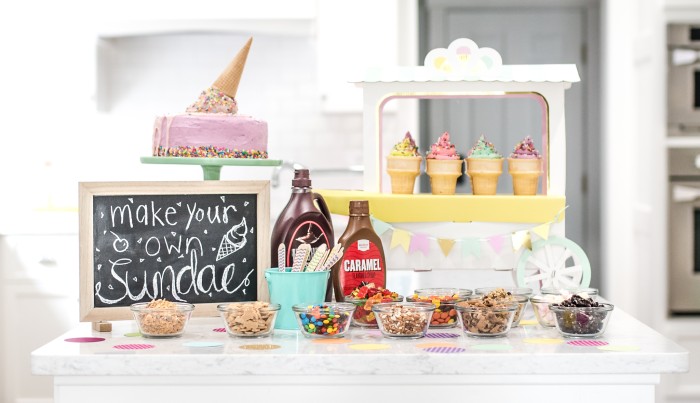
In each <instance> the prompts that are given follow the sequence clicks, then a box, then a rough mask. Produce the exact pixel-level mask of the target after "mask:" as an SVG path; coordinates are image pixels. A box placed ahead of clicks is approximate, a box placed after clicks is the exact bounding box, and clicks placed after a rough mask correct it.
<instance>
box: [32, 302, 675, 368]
mask: <svg viewBox="0 0 700 403" xmlns="http://www.w3.org/2000/svg"><path fill="white" fill-rule="evenodd" d="M528 308H529V306H528ZM528 313H529V315H528ZM523 321H524V322H523V325H522V326H520V327H517V328H513V329H512V330H511V332H510V333H509V334H508V336H507V337H501V338H471V337H467V336H466V335H464V334H463V333H462V331H461V329H459V328H454V329H441V330H432V329H431V330H430V331H429V335H430V334H435V333H441V336H445V337H439V338H438V337H425V338H421V339H414V340H397V339H387V338H384V337H382V335H381V333H379V331H378V330H364V329H359V328H352V329H351V330H350V332H349V334H348V335H347V336H346V337H345V338H344V339H343V340H341V341H339V342H337V341H334V342H331V343H332V344H331V343H328V342H327V339H323V341H316V340H318V339H308V338H305V337H304V336H303V335H302V334H301V333H300V332H298V331H291V330H285V331H282V330H277V331H275V332H274V334H273V335H272V336H271V337H267V338H258V339H242V338H232V337H230V336H228V335H227V334H226V333H225V332H217V331H215V329H220V328H222V327H223V321H222V320H221V319H219V318H192V319H191V320H190V323H189V324H188V326H187V329H186V332H185V334H184V335H183V336H182V337H180V338H174V339H145V338H142V337H140V336H133V335H131V333H132V332H137V331H138V329H137V328H136V325H135V323H134V322H133V321H119V322H113V331H112V332H111V333H98V332H94V331H92V329H91V326H90V324H89V323H82V324H81V325H80V326H79V327H78V328H76V329H73V330H72V331H70V332H68V333H66V334H64V335H62V336H61V337H58V338H56V339H55V340H53V341H51V342H49V343H48V344H46V345H44V346H43V347H41V348H39V349H37V350H35V351H34V352H32V357H31V361H32V372H33V373H34V374H37V375H59V376H60V375H85V376H92V375H115V376H130V375H367V374H381V375H415V374H431V375H441V374H445V375H459V374H511V375H517V374H556V375H562V374H657V373H676V372H686V371H687V370H688V366H689V353H688V351H687V350H685V349H683V348H682V347H680V346H679V345H677V344H676V343H674V342H673V341H671V340H669V339H668V338H666V337H664V336H662V335H661V334H659V333H657V332H656V331H654V330H653V329H651V328H649V327H648V326H646V325H644V324H643V323H641V322H639V321H638V320H636V319H635V318H633V317H631V316H630V315H628V314H627V313H625V312H624V311H622V310H620V309H617V308H616V309H615V311H614V312H613V316H612V318H611V320H610V323H609V325H608V329H607V331H606V333H605V334H604V336H603V337H601V338H598V339H593V340H598V341H602V342H606V343H608V346H607V347H606V348H613V349H616V350H625V351H607V350H601V349H600V348H599V347H597V346H575V345H570V344H568V343H567V342H569V341H571V340H577V339H564V338H562V337H561V336H560V335H559V333H558V332H557V330H556V329H554V328H543V327H540V326H539V325H537V324H536V321H534V318H532V312H531V311H529V312H526V316H525V319H524V320H523ZM446 334H448V335H447V336H446ZM449 335H456V336H457V337H450V336H449ZM72 337H103V338H105V340H104V341H100V342H94V343H74V342H67V341H65V339H66V338H72ZM336 340H337V339H336ZM579 340H580V339H579ZM583 340H586V339H583ZM588 340H591V339H588ZM124 344H148V345H151V346H153V347H151V348H147V349H142V350H121V349H119V348H115V346H118V345H124ZM202 345H211V346H209V347H203V346H202ZM251 345H254V346H258V348H259V346H260V345H267V346H268V347H270V346H272V347H273V349H267V350H255V349H249V348H250V347H249V346H251ZM246 346H248V347H246ZM430 347H445V348H443V349H430ZM253 348H255V347H253ZM437 351H442V352H437Z"/></svg>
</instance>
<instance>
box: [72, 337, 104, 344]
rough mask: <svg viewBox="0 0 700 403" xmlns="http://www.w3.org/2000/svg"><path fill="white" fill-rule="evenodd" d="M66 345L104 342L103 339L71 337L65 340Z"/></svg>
mask: <svg viewBox="0 0 700 403" xmlns="http://www.w3.org/2000/svg"><path fill="white" fill-rule="evenodd" d="M63 341H67V342H68V343H97V342H100V341H105V339H104V337H71V338H68V339H65V340H63Z"/></svg>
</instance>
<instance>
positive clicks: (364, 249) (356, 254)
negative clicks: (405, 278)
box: [338, 239, 386, 295]
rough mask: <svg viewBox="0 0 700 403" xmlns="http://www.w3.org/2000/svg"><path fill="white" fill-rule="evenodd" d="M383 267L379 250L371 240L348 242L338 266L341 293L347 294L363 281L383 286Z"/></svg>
mask: <svg viewBox="0 0 700 403" xmlns="http://www.w3.org/2000/svg"><path fill="white" fill-rule="evenodd" d="M384 267H385V265H384V262H382V254H381V251H380V249H379V247H377V245H375V244H374V243H373V242H371V241H369V240H367V239H359V240H358V241H357V242H353V243H352V244H350V245H349V246H348V247H347V249H346V250H345V254H344V255H343V259H342V260H341V261H340V267H339V268H338V276H339V280H340V288H341V289H342V290H343V295H349V294H350V293H352V290H354V289H355V288H357V287H359V286H360V285H361V284H362V283H363V282H364V283H374V284H375V285H376V286H377V287H384V285H385V284H384V283H385V277H386V276H385V269H384Z"/></svg>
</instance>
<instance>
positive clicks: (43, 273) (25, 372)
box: [0, 235, 78, 403]
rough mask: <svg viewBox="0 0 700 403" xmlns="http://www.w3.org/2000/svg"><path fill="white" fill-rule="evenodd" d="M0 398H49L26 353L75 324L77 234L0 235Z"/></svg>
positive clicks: (10, 401)
mask: <svg viewBox="0 0 700 403" xmlns="http://www.w3.org/2000/svg"><path fill="white" fill-rule="evenodd" d="M0 280H1V283H0V284H2V285H1V286H0V307H1V309H2V313H1V314H2V316H1V318H2V319H0V351H1V352H0V356H2V360H0V401H2V402H5V403H17V402H28V401H32V402H38V401H51V399H52V396H53V383H52V382H53V380H52V379H51V378H50V377H45V376H44V377H42V376H35V375H32V374H31V369H30V353H31V351H32V350H34V349H36V348H37V347H39V346H41V345H43V344H44V343H46V342H48V341H49V340H51V339H53V338H55V337H57V336H59V335H61V334H62V333H64V332H65V331H67V330H68V329H70V328H73V327H75V326H76V325H77V324H78V236H77V235H0Z"/></svg>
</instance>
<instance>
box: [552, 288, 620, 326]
mask: <svg viewBox="0 0 700 403" xmlns="http://www.w3.org/2000/svg"><path fill="white" fill-rule="evenodd" d="M613 308H614V306H613V305H612V304H607V303H602V302H597V301H594V300H593V299H592V298H585V297H582V296H580V295H578V294H573V295H571V296H570V297H569V298H567V299H565V300H563V301H562V302H559V303H556V304H551V305H550V306H549V309H550V311H551V312H553V313H554V319H555V320H554V324H555V326H556V327H557V330H559V332H560V333H561V334H562V335H563V336H564V337H599V336H601V335H602V334H603V333H604V332H605V328H606V327H607V325H608V322H609V321H610V316H611V315H612V311H613Z"/></svg>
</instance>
